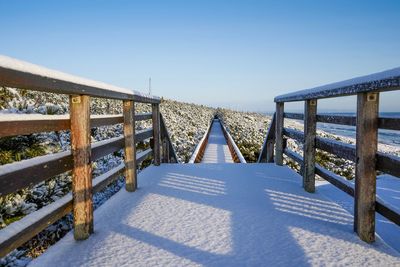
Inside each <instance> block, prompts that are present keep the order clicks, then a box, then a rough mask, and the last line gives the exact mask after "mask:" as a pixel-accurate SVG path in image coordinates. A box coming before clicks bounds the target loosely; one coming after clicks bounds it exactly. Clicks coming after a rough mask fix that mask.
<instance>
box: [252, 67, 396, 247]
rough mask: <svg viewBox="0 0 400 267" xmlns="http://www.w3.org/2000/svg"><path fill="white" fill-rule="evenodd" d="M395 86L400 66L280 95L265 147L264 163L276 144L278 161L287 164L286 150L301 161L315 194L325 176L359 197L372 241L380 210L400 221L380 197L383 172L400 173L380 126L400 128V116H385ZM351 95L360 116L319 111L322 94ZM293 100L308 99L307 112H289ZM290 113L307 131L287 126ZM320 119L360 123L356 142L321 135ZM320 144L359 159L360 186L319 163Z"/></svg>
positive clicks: (360, 219) (358, 216) (359, 218)
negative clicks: (381, 145) (382, 148)
mask: <svg viewBox="0 0 400 267" xmlns="http://www.w3.org/2000/svg"><path fill="white" fill-rule="evenodd" d="M393 90H400V68H395V69H391V70H387V71H384V72H380V73H376V74H371V75H367V76H363V77H358V78H354V79H350V80H346V81H342V82H338V83H333V84H328V85H324V86H320V87H316V88H312V89H308V90H302V91H297V92H294V93H290V94H285V95H281V96H277V97H276V98H275V102H276V113H275V127H270V129H269V131H268V133H267V137H266V140H265V142H264V146H263V148H262V151H261V152H260V159H259V162H261V161H266V162H272V157H273V154H274V151H273V149H272V148H273V145H274V143H275V160H274V161H275V163H276V164H277V165H283V155H286V156H287V157H288V158H289V159H291V160H293V161H295V162H297V163H298V164H299V165H300V166H301V168H300V169H301V171H300V172H301V174H302V176H303V187H304V189H305V190H306V191H308V192H310V193H312V192H314V191H315V175H319V176H320V177H322V178H324V179H325V180H327V181H328V182H330V183H331V184H333V185H334V186H336V187H337V188H339V189H340V190H342V191H344V192H346V193H348V194H349V195H351V196H354V199H355V201H354V202H355V209H354V210H355V214H354V215H355V216H354V217H355V220H354V228H355V230H356V232H357V233H358V235H359V236H360V238H361V239H362V240H364V241H366V242H373V241H374V240H375V211H376V212H378V213H380V214H381V215H383V216H384V217H386V218H387V219H388V220H390V221H392V222H394V223H395V224H397V225H400V214H399V212H398V210H396V209H393V208H392V207H391V206H388V205H385V203H383V202H381V201H379V200H376V174H377V171H381V172H384V173H387V174H390V175H393V176H395V177H400V158H399V157H397V156H393V155H388V154H384V153H381V152H378V150H377V146H378V129H389V130H396V131H400V119H399V118H387V117H385V118H379V93H380V92H385V91H393ZM348 95H357V113H356V116H338V115H318V114H317V101H318V99H321V98H331V97H341V96H348ZM290 101H305V109H304V114H297V113H285V112H284V103H285V102H290ZM284 118H288V119H297V120H304V133H303V132H300V131H297V130H293V129H289V128H285V127H284ZM317 122H323V123H333V124H340V125H349V126H355V127H356V133H357V136H356V145H355V146H354V145H349V144H344V143H342V142H338V141H336V140H330V139H328V138H321V137H318V136H317V135H316V129H317ZM271 131H274V132H275V133H272V132H271ZM286 138H291V139H294V140H296V141H297V142H299V143H300V144H301V145H302V147H303V155H304V157H303V156H301V155H300V154H298V153H296V152H294V151H292V150H290V149H289V148H287V147H286V144H287V142H286V140H287V139H286ZM267 144H269V145H268V147H269V149H266V148H267V147H266V145H267ZM316 149H319V150H322V151H325V152H327V153H330V154H333V155H335V156H337V157H339V158H343V159H346V160H350V161H353V162H354V163H355V168H356V171H355V173H356V176H355V186H354V188H353V187H351V186H349V184H348V183H347V182H344V179H342V178H341V177H339V176H338V175H336V174H334V173H332V172H330V171H328V170H326V169H324V168H323V167H321V166H319V165H318V164H317V163H316Z"/></svg>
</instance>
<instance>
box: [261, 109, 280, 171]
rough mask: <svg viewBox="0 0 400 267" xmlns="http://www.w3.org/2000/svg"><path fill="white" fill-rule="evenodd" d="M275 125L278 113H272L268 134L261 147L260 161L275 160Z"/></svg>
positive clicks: (269, 161) (268, 161)
mask: <svg viewBox="0 0 400 267" xmlns="http://www.w3.org/2000/svg"><path fill="white" fill-rule="evenodd" d="M275 125H276V115H275V113H274V115H272V120H271V124H270V125H269V128H268V131H267V135H266V137H265V140H264V144H263V146H262V148H261V151H260V155H259V156H258V160H257V162H258V163H261V162H267V163H271V162H274V145H275Z"/></svg>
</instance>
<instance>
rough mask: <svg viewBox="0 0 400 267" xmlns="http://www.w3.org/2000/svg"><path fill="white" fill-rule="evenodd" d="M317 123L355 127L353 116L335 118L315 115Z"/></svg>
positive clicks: (334, 116) (335, 116)
mask: <svg viewBox="0 0 400 267" xmlns="http://www.w3.org/2000/svg"><path fill="white" fill-rule="evenodd" d="M317 121H318V122H322V123H331V124H340V125H349V126H355V125H356V117H355V116H337V115H317Z"/></svg>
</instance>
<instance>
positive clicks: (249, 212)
mask: <svg viewBox="0 0 400 267" xmlns="http://www.w3.org/2000/svg"><path fill="white" fill-rule="evenodd" d="M94 215H95V216H94V218H95V233H94V234H93V235H91V236H90V238H89V239H88V240H85V241H79V242H78V241H75V240H74V238H73V235H72V233H69V234H67V235H66V236H65V237H64V238H63V239H62V240H60V241H59V242H58V243H56V244H55V245H54V246H52V247H50V248H49V249H48V250H47V251H46V252H45V253H44V254H43V255H42V256H40V257H39V258H38V259H36V260H35V261H33V262H32V263H31V266H58V267H61V266H200V265H204V266H321V265H322V266H326V265H336V266H343V265H349V266H399V265H400V254H399V253H398V252H396V251H394V250H393V249H392V248H390V247H389V246H387V245H386V244H385V243H384V242H383V241H382V240H380V239H379V238H378V239H377V241H376V243H374V244H373V245H368V244H366V243H364V242H363V241H361V240H360V239H359V238H358V237H357V235H356V234H355V233H354V232H353V225H352V223H353V217H352V215H351V214H350V213H348V212H347V211H346V210H345V209H343V208H342V207H341V206H340V205H339V204H337V203H335V202H333V201H331V200H329V199H328V198H326V197H325V195H324V193H323V190H317V193H315V194H309V193H307V192H305V191H304V190H303V188H302V186H301V177H300V176H299V175H297V174H296V173H295V172H293V171H292V170H290V169H289V168H288V167H279V166H275V165H273V164H162V165H161V166H158V167H154V166H151V167H148V168H147V169H145V170H144V171H143V172H141V173H140V174H139V189H138V190H137V191H136V192H135V193H128V192H126V191H125V190H121V191H120V192H118V193H117V194H116V195H114V196H113V197H112V198H111V199H109V200H108V201H107V202H106V203H105V204H103V205H102V206H101V207H99V208H98V209H97V210H96V211H95V214H94Z"/></svg>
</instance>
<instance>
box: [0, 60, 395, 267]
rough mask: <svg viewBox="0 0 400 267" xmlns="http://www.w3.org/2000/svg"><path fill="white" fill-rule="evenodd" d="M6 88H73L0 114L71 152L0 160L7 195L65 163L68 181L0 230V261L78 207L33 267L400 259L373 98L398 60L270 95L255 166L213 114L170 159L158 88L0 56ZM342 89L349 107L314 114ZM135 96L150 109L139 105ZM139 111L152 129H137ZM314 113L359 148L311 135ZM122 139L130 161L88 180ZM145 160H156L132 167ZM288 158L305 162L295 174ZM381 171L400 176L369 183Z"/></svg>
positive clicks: (391, 125) (388, 125)
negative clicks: (38, 105)
mask: <svg viewBox="0 0 400 267" xmlns="http://www.w3.org/2000/svg"><path fill="white" fill-rule="evenodd" d="M0 86H7V87H13V88H23V89H28V90H38V91H44V92H51V93H56V94H66V95H69V96H70V102H69V107H70V114H69V116H67V117H64V116H57V115H51V116H41V117H29V118H20V117H18V118H17V117H13V116H2V115H0V137H6V136H16V135H26V134H32V133H38V132H48V131H60V130H68V131H70V136H71V150H70V151H66V152H60V153H56V154H50V155H45V156H41V157H37V158H32V159H27V160H23V161H20V162H16V163H12V164H7V165H3V166H0V185H1V186H0V194H1V196H2V197H3V196H7V195H9V194H12V193H14V192H18V190H22V189H24V188H27V187H29V186H32V185H35V184H38V183H41V182H45V181H47V180H48V179H50V178H52V177H54V176H55V175H58V174H60V173H64V172H68V171H70V172H71V174H72V180H73V182H72V189H71V192H70V193H68V194H66V195H65V196H64V197H62V198H60V199H57V200H55V201H54V202H53V203H51V204H49V205H47V206H45V207H43V208H41V209H39V210H37V211H35V212H33V213H31V214H28V215H26V216H25V217H23V218H22V219H20V220H19V221H16V222H14V223H11V224H10V225H8V226H7V227H5V228H3V229H1V230H0V256H1V257H4V256H6V255H7V253H10V252H12V251H13V250H14V249H17V248H19V247H21V246H23V245H24V244H25V243H26V242H27V241H29V240H30V239H31V238H32V237H34V236H35V235H37V234H39V233H40V232H41V231H43V230H44V229H46V228H47V227H48V226H50V225H52V224H53V223H55V222H57V221H58V220H60V219H62V218H64V216H66V215H68V214H72V215H73V229H72V230H71V231H70V232H69V233H68V234H67V235H66V236H65V237H63V238H62V239H61V240H59V241H58V242H56V244H54V245H52V246H51V247H50V248H49V249H47V250H46V251H45V252H44V253H43V254H42V255H41V256H39V257H38V258H36V259H35V260H33V261H32V262H31V264H30V265H31V266H54V265H57V266H187V265H190V266H192V265H193V266H294V265H298V266H311V265H314V266H315V265H332V264H334V265H352V266H365V265H370V266H398V265H399V264H400V253H399V250H400V248H399V245H398V244H399V242H398V241H399V240H400V231H399V227H398V226H399V225H400V213H399V207H398V206H395V205H393V204H391V203H392V202H391V201H390V198H389V196H392V197H393V199H396V198H398V197H399V195H398V194H397V195H396V192H400V190H399V189H398V188H399V186H398V184H395V182H399V181H398V177H400V168H399V166H400V159H399V157H396V156H392V155H387V154H385V153H382V152H380V151H378V150H377V142H378V140H377V131H378V129H391V130H396V131H398V130H400V120H399V119H396V118H381V117H379V113H378V103H379V94H380V93H382V92H385V91H390V90H399V89H400V68H399V69H394V70H390V71H387V72H383V73H378V74H374V75H369V76H364V77H360V78H356V79H353V80H348V81H344V82H340V83H335V84H331V85H327V86H323V87H320V88H313V89H310V90H306V91H300V92H296V93H293V94H289V95H284V96H278V97H277V98H275V102H276V113H275V115H274V119H273V123H272V124H271V125H269V126H267V125H266V127H269V130H268V134H267V136H266V138H265V142H264V145H263V147H262V148H261V149H260V158H259V161H258V162H257V163H252V164H250V163H246V161H245V160H244V159H243V156H242V155H241V153H240V151H239V149H238V147H237V146H236V144H235V142H234V141H233V139H232V137H231V136H230V134H229V132H228V131H227V130H226V127H225V125H224V123H223V121H222V118H214V119H212V120H211V121H210V126H209V130H208V131H207V132H206V134H205V136H204V137H203V139H202V141H201V142H200V143H199V145H198V147H197V148H196V151H195V153H194V154H193V157H192V159H191V160H190V162H189V163H187V164H181V163H178V160H177V157H176V154H175V151H174V147H173V144H172V142H171V139H170V137H169V133H168V129H167V127H166V124H165V123H164V120H163V117H162V115H161V114H160V109H159V104H160V101H161V99H160V98H158V97H154V96H149V95H143V94H140V93H138V92H132V91H131V90H128V89H124V88H118V87H115V86H112V85H108V84H104V83H99V82H95V81H90V80H86V79H82V78H78V77H74V76H71V75H67V74H63V73H59V72H54V71H52V70H48V69H45V68H42V67H39V66H36V65H32V64H29V63H26V62H22V61H18V60H15V59H11V58H8V57H0ZM347 95H357V103H356V105H357V114H356V116H327V115H320V114H317V101H318V100H319V99H325V98H331V97H341V96H347ZM91 97H102V98H110V99H117V100H119V101H120V103H121V105H122V107H123V114H120V115H105V116H93V115H91V114H90V98H91ZM289 101H304V102H305V112H304V114H294V113H286V112H284V103H285V102H289ZM136 102H140V103H144V104H149V105H150V106H151V110H152V112H151V113H145V114H137V113H135V108H134V107H135V105H134V104H135V103H136ZM284 118H291V119H293V118H294V119H300V120H303V121H304V132H300V131H295V130H293V129H289V128H286V127H285V126H284ZM141 120H150V121H151V124H152V127H151V128H149V129H147V130H142V131H137V130H135V122H137V121H141ZM317 122H327V123H336V124H345V125H350V126H354V127H356V129H357V140H356V144H355V145H354V144H353V145H351V144H344V143H340V142H338V141H336V140H329V139H327V138H322V137H319V136H317V134H316V126H317ZM117 123H122V124H123V129H124V135H123V136H120V137H116V138H113V139H110V140H105V141H101V142H95V143H92V142H91V138H90V130H91V128H93V127H99V126H105V125H112V124H117ZM287 138H292V139H295V140H298V141H299V142H300V143H301V144H302V146H303V153H302V155H300V154H296V153H295V152H294V151H292V150H290V148H289V147H288V146H287V142H286V139H287ZM144 140H150V142H149V143H150V147H149V148H148V149H145V150H142V151H139V150H138V148H137V146H136V144H137V143H138V142H140V141H144ZM121 149H123V150H124V162H123V163H121V164H120V165H118V166H116V167H115V168H113V169H111V170H109V171H107V172H105V173H103V174H102V175H100V176H98V177H96V178H94V179H93V177H92V162H93V161H95V160H97V159H99V158H102V157H104V156H106V155H108V154H110V153H113V152H115V151H119V150H121ZM317 149H320V150H324V151H327V152H329V153H331V154H335V155H338V156H339V157H342V158H345V159H347V160H351V161H354V162H355V168H356V178H355V183H352V182H349V181H347V180H346V179H345V178H343V177H340V176H338V175H337V174H334V173H332V172H330V171H328V170H326V169H324V168H323V167H322V166H319V165H318V164H317V163H316V156H315V155H316V151H317ZM145 159H151V162H152V164H151V165H150V166H148V167H147V168H145V169H144V170H142V171H141V172H138V171H137V166H138V164H139V163H140V162H142V161H143V160H145ZM289 161H294V162H296V163H297V164H299V165H300V166H301V171H300V173H297V172H295V171H294V170H292V169H291V168H289V167H288V166H287V165H286V163H287V162H289ZM378 171H379V174H381V173H385V174H387V175H390V177H391V178H390V179H391V180H390V181H392V180H394V181H395V182H394V183H387V184H385V183H383V182H387V181H388V180H385V179H378V181H377V179H376V177H377V172H378ZM317 176H318V177H319V178H321V180H319V179H316V177H317ZM119 177H123V178H124V179H125V181H126V182H125V189H121V190H120V191H119V192H117V193H116V194H115V195H114V196H112V197H111V198H110V199H109V200H107V201H106V202H105V203H104V204H103V205H101V206H100V207H99V208H97V209H96V210H94V207H93V195H94V194H96V193H97V192H100V191H101V190H103V189H104V188H105V187H106V186H107V185H109V184H110V183H112V182H114V181H115V180H116V179H118V178H119ZM322 179H324V181H323V180H322ZM396 179H397V180H396ZM396 188H397V189H396ZM390 190H391V191H390ZM396 190H398V191H396ZM387 192H391V193H393V194H392V195H388V193H387ZM377 233H378V234H377Z"/></svg>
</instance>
